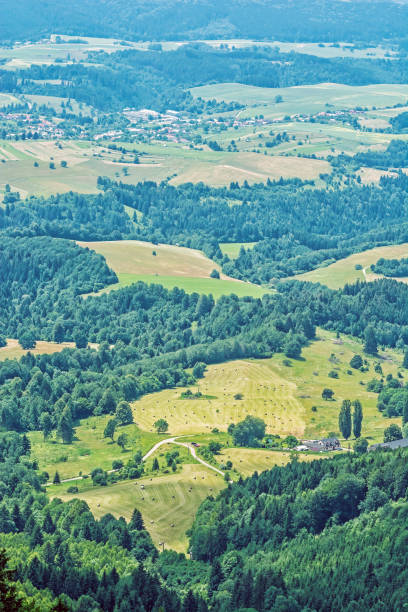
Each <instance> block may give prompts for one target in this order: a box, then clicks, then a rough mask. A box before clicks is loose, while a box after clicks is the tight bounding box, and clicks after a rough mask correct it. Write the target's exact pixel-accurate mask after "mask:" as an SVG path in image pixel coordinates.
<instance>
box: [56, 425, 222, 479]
mask: <svg viewBox="0 0 408 612" xmlns="http://www.w3.org/2000/svg"><path fill="white" fill-rule="evenodd" d="M179 437H180V436H178V437H173V438H166V439H165V440H160V442H157V444H155V445H154V446H152V448H151V449H150V450H149V451H148V452H147V453H146V454H145V456H144V457H143V459H142V461H146V459H148V458H149V457H150V456H151V455H153V453H155V452H156V451H157V449H159V448H160V447H161V446H163V445H164V444H178V445H179V446H185V447H186V448H188V449H189V451H190V453H191V455H192V456H193V457H194V459H195V460H196V461H198V462H199V463H201V464H202V465H204V466H205V467H206V468H208V469H209V470H213V471H214V472H217V474H221V476H224V472H222V471H221V470H219V469H218V468H216V467H214V466H213V465H211V464H210V463H207V462H206V461H204V459H201V457H199V456H198V455H197V451H196V449H195V447H194V446H192V445H191V444H189V443H188V442H178V439H179ZM116 471H117V470H108V474H112V473H113V472H116ZM83 478H84V477H83V476H75V477H74V478H66V479H65V480H61V482H74V481H75V480H83ZM50 484H53V483H52V482H48V483H47V486H48V485H50Z"/></svg>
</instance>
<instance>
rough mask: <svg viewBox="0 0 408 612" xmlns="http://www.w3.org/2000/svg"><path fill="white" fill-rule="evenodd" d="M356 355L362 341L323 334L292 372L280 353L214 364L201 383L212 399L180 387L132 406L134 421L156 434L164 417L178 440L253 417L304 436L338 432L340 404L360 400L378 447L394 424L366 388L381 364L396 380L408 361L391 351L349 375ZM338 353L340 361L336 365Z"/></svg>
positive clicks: (366, 426)
mask: <svg viewBox="0 0 408 612" xmlns="http://www.w3.org/2000/svg"><path fill="white" fill-rule="evenodd" d="M355 353H359V354H362V345H361V343H360V342H357V341H355V340H353V339H351V338H344V339H342V340H341V341H340V343H339V341H337V340H336V339H335V336H334V334H331V333H329V332H326V331H319V340H318V341H316V342H312V343H311V344H310V346H308V347H306V348H305V349H304V350H303V359H302V360H298V361H295V360H292V362H291V363H292V367H287V366H284V365H283V357H282V355H275V356H274V357H273V358H272V359H269V360H239V361H232V362H229V363H224V364H218V365H213V366H210V367H208V369H207V372H206V375H205V377H204V379H202V380H201V381H199V383H198V385H197V386H198V388H199V390H200V391H201V392H202V394H203V395H207V396H211V397H212V398H213V399H202V400H182V399H180V393H181V390H180V389H169V390H165V391H160V392H158V393H153V394H150V395H146V396H144V397H143V398H141V399H140V400H138V401H137V402H135V403H134V404H133V411H134V418H135V421H136V422H137V423H138V425H139V426H140V427H141V428H142V429H143V430H152V429H153V423H154V422H155V420H156V419H157V418H158V417H159V416H160V417H163V418H165V419H166V420H167V422H168V423H169V431H170V432H171V433H172V434H174V435H180V434H193V433H207V434H209V433H210V432H211V431H212V429H213V428H218V429H220V430H221V431H226V429H227V427H228V425H229V424H230V423H236V422H238V421H239V420H242V419H244V418H245V417H246V416H247V415H248V414H249V415H254V416H258V417H260V418H262V419H263V420H264V421H265V423H266V425H267V431H268V433H274V434H279V435H281V436H286V435H288V434H294V435H295V436H297V437H298V438H302V437H305V436H324V435H327V434H328V433H329V432H333V431H335V432H338V412H339V409H340V405H341V401H342V400H343V399H351V400H354V399H360V400H361V401H362V403H363V407H364V414H365V420H364V425H363V435H366V436H368V437H370V438H372V439H373V440H375V441H380V440H382V432H383V430H384V429H385V428H386V427H387V426H388V424H389V423H390V421H389V420H388V419H385V418H384V417H383V416H382V414H381V413H380V412H378V410H377V407H376V403H377V395H376V394H374V393H370V392H368V391H366V389H365V386H366V384H367V382H368V381H369V380H371V379H372V378H373V377H378V376H377V375H376V374H374V371H373V365H374V363H376V361H380V362H381V364H382V367H383V371H384V374H388V373H393V375H395V376H396V375H397V371H398V365H399V363H400V362H401V359H402V357H401V356H400V355H398V354H396V353H394V352H391V351H386V352H384V358H381V359H379V360H376V359H373V358H371V357H370V358H368V362H369V364H370V370H369V371H368V372H365V373H362V372H360V371H356V370H352V374H351V375H350V374H347V373H346V372H347V370H350V369H351V368H350V367H349V362H350V359H351V357H352V356H353V355H354V354H355ZM332 354H333V355H334V356H335V357H334V358H333V357H332V360H330V357H331V355H332ZM333 360H334V361H333ZM336 368H338V373H339V378H338V379H333V378H330V377H328V373H329V371H331V370H333V369H336ZM361 383H364V384H361ZM325 387H329V388H331V389H333V390H334V391H335V400H334V401H332V402H325V401H323V400H322V397H321V393H322V390H323V389H324V388H325ZM237 393H240V394H242V396H243V399H242V400H237V399H235V397H234V396H235V395H236V394H237ZM312 406H317V408H318V409H317V412H313V411H312V410H311V408H312ZM400 421H401V419H394V420H392V421H391V422H400Z"/></svg>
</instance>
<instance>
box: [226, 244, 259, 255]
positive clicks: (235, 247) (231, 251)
mask: <svg viewBox="0 0 408 612" xmlns="http://www.w3.org/2000/svg"><path fill="white" fill-rule="evenodd" d="M255 245H256V242H220V249H221V252H222V253H223V255H228V257H229V258H230V259H236V258H237V257H238V255H239V252H240V250H241V247H244V249H246V250H248V249H252V248H253V247H254V246H255Z"/></svg>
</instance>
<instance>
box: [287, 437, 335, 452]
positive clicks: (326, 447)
mask: <svg viewBox="0 0 408 612" xmlns="http://www.w3.org/2000/svg"><path fill="white" fill-rule="evenodd" d="M296 450H310V451H314V452H316V453H318V452H323V451H334V450H341V446H340V442H339V440H338V439H337V438H323V439H322V440H303V441H302V444H301V445H300V446H298V447H297V448H296Z"/></svg>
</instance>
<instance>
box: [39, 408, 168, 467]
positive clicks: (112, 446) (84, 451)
mask: <svg viewBox="0 0 408 612" xmlns="http://www.w3.org/2000/svg"><path fill="white" fill-rule="evenodd" d="M111 418H112V417H111V416H101V417H90V418H88V419H84V420H82V421H81V423H80V425H79V426H78V427H76V436H75V440H74V441H73V443H72V444H63V443H62V442H61V441H59V440H56V438H55V437H54V438H52V439H49V440H47V441H44V439H43V434H42V433H41V432H38V431H36V432H31V433H30V434H29V436H30V440H31V444H32V453H33V457H34V458H35V459H37V461H38V463H39V467H40V470H44V471H46V472H48V474H49V475H50V478H51V479H52V478H53V476H54V473H55V472H56V471H57V472H58V473H59V475H60V477H61V479H64V478H73V477H75V476H79V475H80V472H82V474H89V473H90V472H91V471H92V470H93V469H94V468H96V467H100V468H102V469H104V470H110V469H112V461H113V460H114V459H121V460H123V461H126V460H127V459H128V458H130V457H132V456H133V454H134V453H135V452H136V451H138V450H140V451H142V453H143V454H145V453H146V452H147V451H148V450H149V449H150V448H151V447H152V446H154V444H156V442H159V441H160V440H162V439H163V438H165V437H166V436H163V435H159V434H156V433H150V432H146V431H140V430H139V428H138V427H137V426H136V425H126V426H124V427H118V428H117V430H116V433H115V436H114V440H115V441H116V440H117V437H118V435H119V434H121V433H126V434H127V435H128V439H129V442H128V445H127V447H126V452H123V451H122V449H121V448H120V446H118V444H116V442H114V443H112V442H111V440H110V438H104V437H103V432H104V429H105V427H106V423H107V422H108V420H109V419H111ZM64 458H66V459H64Z"/></svg>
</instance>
